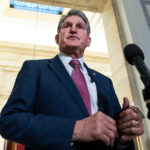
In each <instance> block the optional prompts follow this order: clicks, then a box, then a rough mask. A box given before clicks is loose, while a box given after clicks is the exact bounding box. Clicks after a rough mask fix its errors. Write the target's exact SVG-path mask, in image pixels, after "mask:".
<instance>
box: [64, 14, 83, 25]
mask: <svg viewBox="0 0 150 150" xmlns="http://www.w3.org/2000/svg"><path fill="white" fill-rule="evenodd" d="M67 22H70V23H73V22H80V23H84V24H85V22H84V20H83V19H82V18H81V17H80V16H78V15H72V16H68V17H67V18H66V19H65V20H64V22H63V23H67Z"/></svg>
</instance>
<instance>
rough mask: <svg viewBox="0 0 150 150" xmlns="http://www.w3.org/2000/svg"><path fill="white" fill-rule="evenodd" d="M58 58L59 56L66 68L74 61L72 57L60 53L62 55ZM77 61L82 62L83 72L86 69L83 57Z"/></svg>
mask: <svg viewBox="0 0 150 150" xmlns="http://www.w3.org/2000/svg"><path fill="white" fill-rule="evenodd" d="M58 56H59V58H60V60H61V61H62V63H63V64H64V65H65V67H66V66H67V65H68V64H69V62H70V61H71V60H72V59H73V58H72V57H70V56H68V55H66V54H65V53H63V52H60V53H59V54H58ZM77 60H78V61H79V62H80V64H81V69H82V70H83V69H84V65H83V57H81V58H78V59H77Z"/></svg>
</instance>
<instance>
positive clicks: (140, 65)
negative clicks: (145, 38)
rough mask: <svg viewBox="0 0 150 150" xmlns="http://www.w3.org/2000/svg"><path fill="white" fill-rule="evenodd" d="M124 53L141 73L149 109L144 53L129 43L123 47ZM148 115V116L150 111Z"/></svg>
mask: <svg viewBox="0 0 150 150" xmlns="http://www.w3.org/2000/svg"><path fill="white" fill-rule="evenodd" d="M124 55H125V58H126V60H127V61H128V63H129V64H131V65H134V66H135V67H136V68H137V70H138V72H139V73H140V75H141V76H140V77H141V80H142V81H143V83H144V85H145V89H144V90H143V96H144V100H145V101H146V105H147V107H148V108H149V110H150V71H149V69H148V67H147V66H146V64H145V63H144V54H143V52H142V50H141V49H140V48H139V47H138V46H137V45H136V44H129V45H127V46H126V47H125V48H124ZM148 117H149V118H150V112H149V114H148Z"/></svg>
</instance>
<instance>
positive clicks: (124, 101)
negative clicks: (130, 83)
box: [123, 97, 130, 109]
mask: <svg viewBox="0 0 150 150" xmlns="http://www.w3.org/2000/svg"><path fill="white" fill-rule="evenodd" d="M129 105H130V102H129V100H128V98H127V97H124V98H123V109H125V108H127V107H129Z"/></svg>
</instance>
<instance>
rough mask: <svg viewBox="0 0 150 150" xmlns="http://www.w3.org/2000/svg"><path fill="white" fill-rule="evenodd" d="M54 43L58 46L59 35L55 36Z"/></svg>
mask: <svg viewBox="0 0 150 150" xmlns="http://www.w3.org/2000/svg"><path fill="white" fill-rule="evenodd" d="M55 41H56V43H57V44H59V35H58V34H56V35H55Z"/></svg>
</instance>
